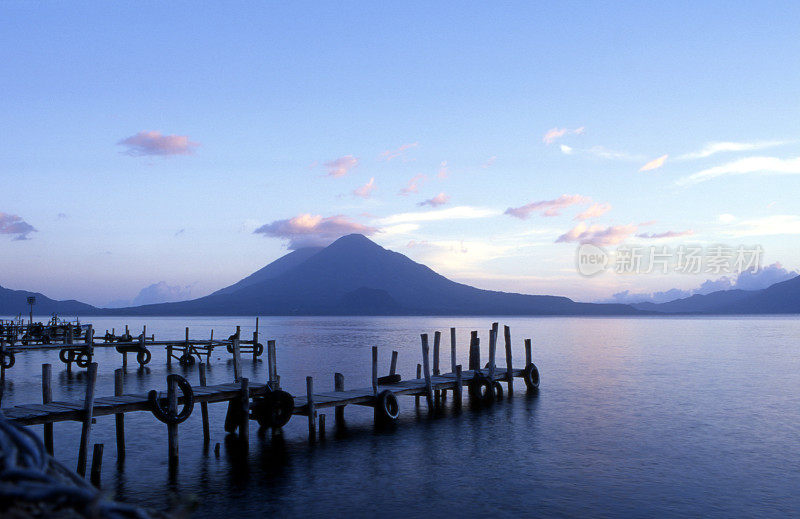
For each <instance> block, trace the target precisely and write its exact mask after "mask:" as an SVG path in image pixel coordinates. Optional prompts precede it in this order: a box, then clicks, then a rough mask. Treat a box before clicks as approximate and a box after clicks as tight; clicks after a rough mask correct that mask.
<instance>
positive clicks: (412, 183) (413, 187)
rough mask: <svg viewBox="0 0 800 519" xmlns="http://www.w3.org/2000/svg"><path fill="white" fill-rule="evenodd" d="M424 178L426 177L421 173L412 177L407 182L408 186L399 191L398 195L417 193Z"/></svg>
mask: <svg viewBox="0 0 800 519" xmlns="http://www.w3.org/2000/svg"><path fill="white" fill-rule="evenodd" d="M426 178H427V177H426V176H425V175H424V174H423V173H419V174H418V175H414V176H413V177H412V178H411V180H409V181H408V185H407V186H406V187H404V188H403V189H401V190H400V194H401V195H410V194H411V193H416V192H418V191H419V186H420V185H421V184H422V183H423V182H424V181H425V179H426Z"/></svg>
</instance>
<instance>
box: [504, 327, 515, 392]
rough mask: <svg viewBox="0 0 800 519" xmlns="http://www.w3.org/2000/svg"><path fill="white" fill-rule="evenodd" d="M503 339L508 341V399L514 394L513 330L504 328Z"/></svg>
mask: <svg viewBox="0 0 800 519" xmlns="http://www.w3.org/2000/svg"><path fill="white" fill-rule="evenodd" d="M503 337H504V338H505V341H506V380H507V381H508V397H509V398H511V396H512V395H513V394H514V371H513V370H514V363H513V362H512V359H511V328H510V327H508V326H507V325H506V326H503Z"/></svg>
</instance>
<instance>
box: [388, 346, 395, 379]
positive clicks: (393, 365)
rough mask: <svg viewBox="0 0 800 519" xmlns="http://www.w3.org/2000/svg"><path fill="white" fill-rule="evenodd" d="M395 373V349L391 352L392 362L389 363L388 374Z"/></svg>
mask: <svg viewBox="0 0 800 519" xmlns="http://www.w3.org/2000/svg"><path fill="white" fill-rule="evenodd" d="M396 373H397V351H393V352H392V363H391V364H390V365H389V375H395V374H396Z"/></svg>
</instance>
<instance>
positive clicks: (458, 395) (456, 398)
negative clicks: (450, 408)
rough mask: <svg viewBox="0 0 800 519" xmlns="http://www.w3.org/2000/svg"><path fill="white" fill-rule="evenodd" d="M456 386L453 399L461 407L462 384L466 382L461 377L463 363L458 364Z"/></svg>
mask: <svg viewBox="0 0 800 519" xmlns="http://www.w3.org/2000/svg"><path fill="white" fill-rule="evenodd" d="M455 372H456V386H455V387H454V388H453V401H454V403H455V405H456V406H458V407H461V393H462V389H463V387H462V384H463V383H464V381H463V379H462V377H461V364H459V365H457V366H456V369H455Z"/></svg>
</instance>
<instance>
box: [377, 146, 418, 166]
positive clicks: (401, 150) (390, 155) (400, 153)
mask: <svg viewBox="0 0 800 519" xmlns="http://www.w3.org/2000/svg"><path fill="white" fill-rule="evenodd" d="M417 146H419V143H418V142H410V143H407V144H401V145H400V146H399V147H397V148H395V149H393V150H386V151H384V152H383V153H381V157H380V159H381V160H385V161H386V162H391V161H392V159H397V158H402V157H404V155H405V153H406V152H407V151H408V150H410V149H412V148H416V147H417Z"/></svg>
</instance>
